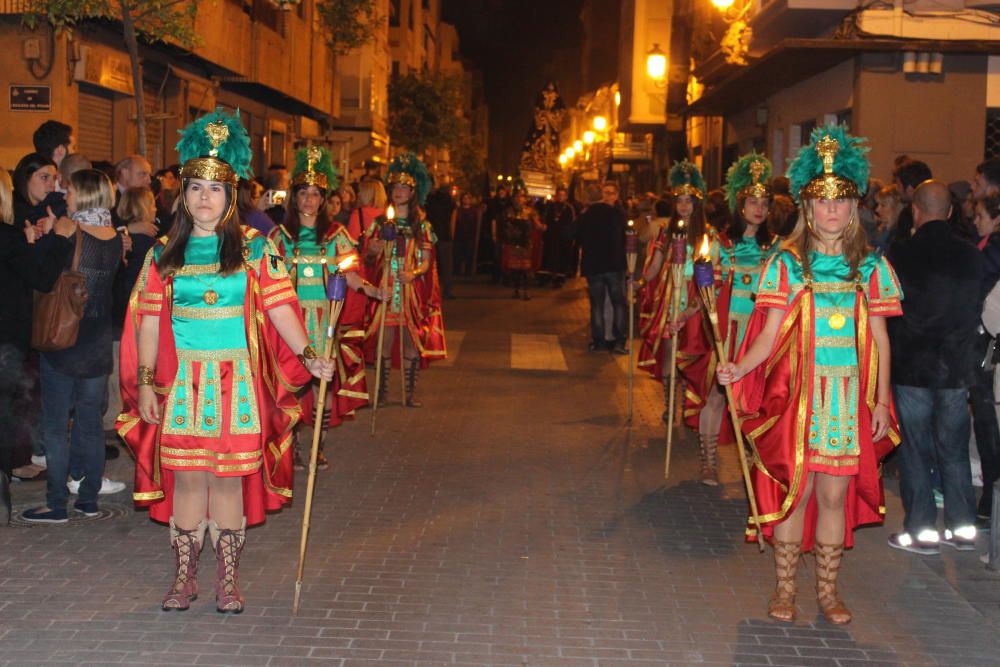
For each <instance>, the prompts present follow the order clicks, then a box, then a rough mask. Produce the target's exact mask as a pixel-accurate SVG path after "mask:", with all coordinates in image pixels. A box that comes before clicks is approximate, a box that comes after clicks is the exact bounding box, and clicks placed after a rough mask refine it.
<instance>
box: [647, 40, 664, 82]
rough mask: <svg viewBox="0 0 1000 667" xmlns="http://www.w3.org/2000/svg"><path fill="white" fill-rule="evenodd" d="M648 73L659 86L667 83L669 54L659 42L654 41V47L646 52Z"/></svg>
mask: <svg viewBox="0 0 1000 667" xmlns="http://www.w3.org/2000/svg"><path fill="white" fill-rule="evenodd" d="M646 74H648V75H649V78H650V79H652V80H653V81H655V82H656V85H657V86H658V87H661V88H662V87H663V86H666V85H667V54H666V53H664V52H663V50H662V49H660V45H659V43H658V42H654V43H653V48H651V49H650V50H649V51H648V52H647V53H646Z"/></svg>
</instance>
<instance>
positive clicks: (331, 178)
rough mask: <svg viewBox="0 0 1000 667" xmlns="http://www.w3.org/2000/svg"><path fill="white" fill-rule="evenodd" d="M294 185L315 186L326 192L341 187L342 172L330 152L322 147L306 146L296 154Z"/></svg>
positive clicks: (293, 174)
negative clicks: (335, 164) (338, 169)
mask: <svg viewBox="0 0 1000 667" xmlns="http://www.w3.org/2000/svg"><path fill="white" fill-rule="evenodd" d="M292 185H315V186H316V187H318V188H320V189H323V190H326V191H327V192H329V191H331V190H336V189H337V188H338V187H339V186H340V172H339V171H337V168H336V167H335V166H334V165H333V158H332V157H331V155H330V151H329V150H327V149H326V148H324V147H322V146H306V147H305V148H300V149H299V150H298V151H296V153H295V166H294V167H293V168H292Z"/></svg>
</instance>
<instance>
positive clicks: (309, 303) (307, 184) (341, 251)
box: [270, 146, 381, 469]
mask: <svg viewBox="0 0 1000 667" xmlns="http://www.w3.org/2000/svg"><path fill="white" fill-rule="evenodd" d="M337 183H338V176H337V170H336V168H335V167H334V166H333V161H332V160H331V158H330V152H329V151H328V150H327V149H325V148H322V147H319V146H309V147H307V148H302V149H301V150H299V151H298V152H297V153H296V155H295V167H294V169H293V170H292V191H291V193H290V195H289V197H288V201H287V203H286V204H285V206H286V212H285V219H284V222H283V223H282V224H281V225H278V226H277V227H276V228H275V229H274V230H272V232H271V234H270V239H271V241H272V242H273V243H274V245H275V247H276V248H277V249H278V253H279V254H280V255H281V256H282V258H283V260H284V262H285V266H286V268H287V270H288V273H289V277H290V278H291V281H292V285H294V286H295V291H296V293H297V294H298V297H299V304H300V305H301V306H302V313H303V316H304V317H305V324H306V332H307V333H308V334H309V343H310V345H312V346H313V347H314V348H315V349H316V350H320V351H322V350H323V348H324V346H325V344H326V329H327V325H328V318H329V315H330V301H329V299H328V298H327V294H326V282H327V279H328V278H329V276H330V274H331V273H332V272H335V271H337V269H338V267H342V268H341V271H342V272H343V273H344V274H345V277H346V278H347V286H348V287H349V288H351V289H350V290H349V291H348V293H347V297H346V300H345V303H344V310H343V312H342V313H341V319H340V321H339V322H338V326H337V331H336V335H335V338H334V345H335V348H334V354H333V359H334V360H335V361H336V364H337V372H336V374H335V375H334V378H333V383H331V384H330V386H329V391H330V397H331V399H332V400H329V399H328V400H327V401H326V413H325V414H324V415H323V423H324V424H326V425H327V426H329V427H334V426H338V425H339V424H340V423H341V422H342V421H343V420H344V418H345V417H348V416H350V415H353V414H354V411H355V410H357V409H358V408H360V407H362V406H364V405H367V403H368V389H367V386H366V382H365V361H364V336H365V332H364V322H363V319H361V318H359V317H351V315H352V314H357V313H360V312H361V311H363V310H364V308H365V304H366V302H367V300H368V299H369V298H372V299H378V298H380V295H381V292H380V291H379V289H378V288H377V287H376V286H374V285H372V284H371V283H369V282H368V281H367V280H365V279H364V278H363V276H362V274H361V273H360V269H361V262H360V261H359V257H358V253H357V250H356V243H355V240H354V239H353V238H351V235H350V234H349V233H348V231H347V228H346V227H344V226H342V225H340V224H339V223H337V222H334V221H333V220H332V219H331V218H330V217H329V215H328V212H327V208H326V207H325V206H324V205H323V203H324V201H325V200H326V196H327V194H328V193H330V192H331V191H333V190H336V188H337ZM358 302H360V304H358ZM345 313H346V314H347V317H345ZM313 384H314V385H316V386H315V387H313V388H311V389H310V390H308V391H307V392H306V393H305V395H304V400H303V409H304V410H306V411H307V412H306V414H310V412H309V411H310V410H311V409H312V407H313V405H314V400H313V398H314V390H318V384H317V383H313ZM294 461H295V467H296V468H298V469H303V468H305V465H304V464H303V462H302V457H301V454H300V452H299V448H298V442H297V441H296V450H295V459H294ZM317 465H318V467H319V468H320V469H326V468H327V467H329V463H328V462H327V460H326V456H325V455H324V454H323V451H322V449H320V452H319V454H318V457H317Z"/></svg>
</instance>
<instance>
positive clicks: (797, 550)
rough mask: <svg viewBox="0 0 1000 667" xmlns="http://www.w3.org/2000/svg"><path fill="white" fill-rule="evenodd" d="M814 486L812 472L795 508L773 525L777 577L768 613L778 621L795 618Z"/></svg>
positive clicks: (775, 572)
mask: <svg viewBox="0 0 1000 667" xmlns="http://www.w3.org/2000/svg"><path fill="white" fill-rule="evenodd" d="M812 486H813V477H812V475H810V476H809V479H808V480H807V482H806V489H805V492H804V493H803V496H802V500H801V502H799V504H798V506H797V507H796V508H795V511H794V512H792V514H791V515H790V516H789V517H788V518H787V519H785V520H784V521H782V522H781V523H780V524H778V525H777V526H775V527H774V574H775V578H776V579H777V581H776V583H775V586H774V595H772V596H771V600H770V601H769V602H768V605H767V615H768V616H770V617H771V618H776V619H778V620H779V621H794V620H795V595H796V593H798V590H799V587H798V583H797V582H796V580H795V577H796V574H797V573H798V568H799V558H800V557H801V556H802V528H803V521H804V519H805V513H806V504H807V503H808V501H809V495H810V493H811V492H812Z"/></svg>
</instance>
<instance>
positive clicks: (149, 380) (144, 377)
mask: <svg viewBox="0 0 1000 667" xmlns="http://www.w3.org/2000/svg"><path fill="white" fill-rule="evenodd" d="M138 376H139V386H140V387H152V386H153V369H152V368H150V367H149V366H139V372H138Z"/></svg>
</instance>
